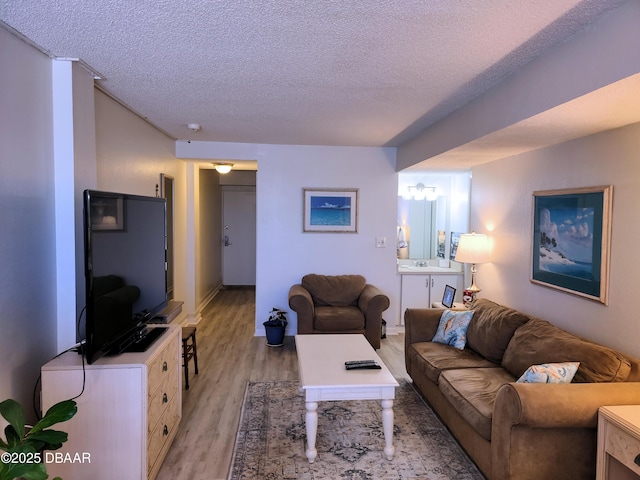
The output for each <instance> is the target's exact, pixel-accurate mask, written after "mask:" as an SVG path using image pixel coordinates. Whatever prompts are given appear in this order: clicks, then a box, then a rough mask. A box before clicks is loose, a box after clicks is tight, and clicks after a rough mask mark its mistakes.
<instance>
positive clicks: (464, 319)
mask: <svg viewBox="0 0 640 480" xmlns="http://www.w3.org/2000/svg"><path fill="white" fill-rule="evenodd" d="M472 318H473V310H465V311H460V312H454V311H452V310H445V311H444V312H442V316H441V317H440V323H439V324H438V330H437V331H436V334H435V335H434V336H433V339H432V340H431V341H432V342H436V343H444V344H445V345H451V346H452V347H455V348H458V349H460V350H463V349H464V346H465V345H466V344H467V329H468V328H469V323H470V322H471V319H472Z"/></svg>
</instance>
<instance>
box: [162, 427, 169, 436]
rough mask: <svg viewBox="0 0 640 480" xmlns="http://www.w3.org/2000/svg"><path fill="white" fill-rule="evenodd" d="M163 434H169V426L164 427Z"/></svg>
mask: <svg viewBox="0 0 640 480" xmlns="http://www.w3.org/2000/svg"><path fill="white" fill-rule="evenodd" d="M162 435H165V436H166V435H169V427H167V426H166V425H165V426H164V428H163V429H162Z"/></svg>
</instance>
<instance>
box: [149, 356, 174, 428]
mask: <svg viewBox="0 0 640 480" xmlns="http://www.w3.org/2000/svg"><path fill="white" fill-rule="evenodd" d="M178 375H180V369H178V368H172V369H170V370H169V372H168V376H166V378H165V379H164V381H163V382H162V384H161V385H160V387H159V388H157V389H156V390H155V392H154V393H153V395H152V396H151V397H150V398H149V410H148V413H147V423H148V431H149V432H151V431H152V430H153V429H154V428H155V426H156V424H157V423H158V420H159V419H160V417H161V416H162V414H163V413H164V410H165V408H166V407H167V404H168V403H169V402H170V401H171V400H173V399H174V398H175V396H176V394H177V393H178V378H177V377H178Z"/></svg>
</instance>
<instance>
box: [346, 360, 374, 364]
mask: <svg viewBox="0 0 640 480" xmlns="http://www.w3.org/2000/svg"><path fill="white" fill-rule="evenodd" d="M366 363H376V361H375V360H349V361H346V362H344V364H345V365H362V364H366Z"/></svg>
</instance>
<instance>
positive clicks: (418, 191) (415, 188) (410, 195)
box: [404, 183, 438, 202]
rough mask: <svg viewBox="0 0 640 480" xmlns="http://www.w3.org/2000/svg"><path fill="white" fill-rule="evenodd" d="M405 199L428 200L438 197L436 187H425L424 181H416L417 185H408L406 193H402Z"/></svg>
mask: <svg viewBox="0 0 640 480" xmlns="http://www.w3.org/2000/svg"><path fill="white" fill-rule="evenodd" d="M404 198H406V199H407V200H411V199H414V200H428V201H430V202H432V201H434V200H435V199H437V198H438V194H437V193H436V187H426V186H425V185H424V183H418V184H417V185H409V186H408V187H407V194H406V195H404Z"/></svg>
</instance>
